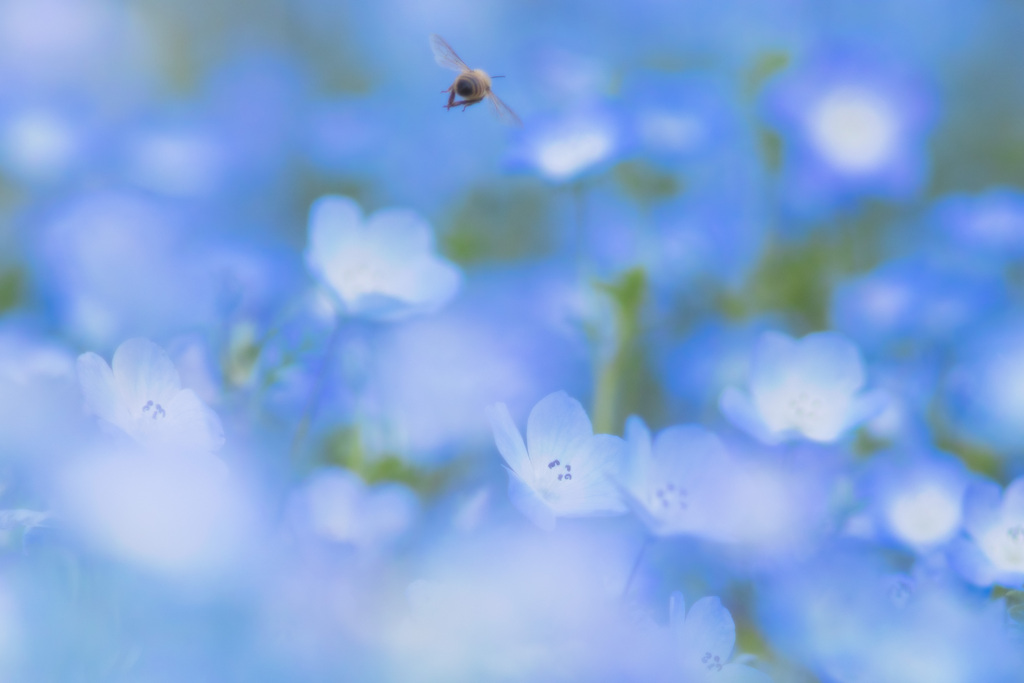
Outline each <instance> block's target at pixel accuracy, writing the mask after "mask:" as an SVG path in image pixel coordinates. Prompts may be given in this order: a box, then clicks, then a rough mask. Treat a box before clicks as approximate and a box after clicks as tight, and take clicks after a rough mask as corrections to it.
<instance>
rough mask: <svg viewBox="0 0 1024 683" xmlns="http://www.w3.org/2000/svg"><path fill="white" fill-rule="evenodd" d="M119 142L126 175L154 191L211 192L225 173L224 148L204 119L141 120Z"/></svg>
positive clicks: (193, 194) (187, 195)
mask: <svg viewBox="0 0 1024 683" xmlns="http://www.w3.org/2000/svg"><path fill="white" fill-rule="evenodd" d="M122 146H123V152H122V156H123V162H122V163H123V172H124V175H125V176H126V178H127V179H128V180H129V181H130V182H132V183H134V184H136V185H138V186H140V187H142V188H144V189H146V190H151V191H153V192H156V193H158V194H163V195H166V196H169V197H176V198H177V197H181V198H190V197H202V196H207V195H211V194H213V193H215V192H217V191H218V190H220V189H221V188H222V186H223V185H224V184H225V181H226V179H227V176H228V172H229V169H228V164H229V159H228V151H227V150H226V149H225V148H224V145H223V144H222V143H221V142H220V140H218V139H217V136H216V135H215V134H214V132H213V131H212V126H211V124H209V123H206V122H201V121H200V122H193V121H142V122H140V123H139V124H137V125H136V126H135V127H134V128H133V129H130V130H129V131H128V132H127V134H126V135H125V139H124V141H123V143H122Z"/></svg>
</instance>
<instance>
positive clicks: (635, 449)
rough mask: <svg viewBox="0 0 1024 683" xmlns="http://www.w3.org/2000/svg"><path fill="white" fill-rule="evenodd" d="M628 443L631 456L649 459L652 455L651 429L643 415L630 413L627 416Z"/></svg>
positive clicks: (638, 458) (626, 431) (635, 458)
mask: <svg viewBox="0 0 1024 683" xmlns="http://www.w3.org/2000/svg"><path fill="white" fill-rule="evenodd" d="M625 436H626V443H628V444H629V452H630V457H631V458H633V459H634V460H648V459H650V457H651V430H650V429H648V428H647V424H646V423H645V422H644V420H643V418H642V417H639V416H638V415H630V416H629V417H628V418H626V430H625Z"/></svg>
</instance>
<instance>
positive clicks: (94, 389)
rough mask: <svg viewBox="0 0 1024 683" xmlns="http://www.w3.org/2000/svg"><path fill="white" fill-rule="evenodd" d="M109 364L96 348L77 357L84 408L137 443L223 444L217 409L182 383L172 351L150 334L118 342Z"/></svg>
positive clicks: (187, 446) (208, 447)
mask: <svg viewBox="0 0 1024 683" xmlns="http://www.w3.org/2000/svg"><path fill="white" fill-rule="evenodd" d="M112 366H113V367H111V365H107V362H106V361H105V360H103V359H102V358H100V357H99V356H97V355H96V354H95V353H92V352H89V353H83V354H82V355H81V356H79V357H78V380H79V383H80V384H81V387H82V393H83V394H84V395H85V401H86V405H87V408H88V409H89V411H90V412H92V413H93V414H95V415H96V416H97V417H99V418H100V419H101V420H103V421H104V422H105V423H107V424H109V425H111V426H113V427H116V428H118V429H120V430H121V431H123V432H124V433H125V434H127V435H128V436H130V437H132V438H133V439H135V440H136V441H138V442H139V443H141V444H143V445H146V446H153V447H157V448H164V447H168V448H183V449H188V450H198V451H201V452H211V451H215V450H217V449H218V448H220V447H221V446H222V445H223V444H224V431H223V429H222V428H221V425H220V420H219V419H218V417H217V415H216V413H214V412H213V411H212V410H210V409H209V408H208V407H207V406H206V405H205V404H204V403H203V402H202V401H201V400H200V399H199V397H198V396H196V394H195V392H193V391H192V390H191V389H182V388H181V379H180V377H179V376H178V371H177V369H175V367H174V363H172V362H171V358H170V356H168V355H167V352H166V351H164V350H163V349H162V348H160V347H159V346H157V345H156V344H154V343H153V342H151V341H149V340H148V339H141V338H136V339H129V340H128V341H126V342H124V343H123V344H121V345H120V346H119V347H117V351H116V352H114V359H113V362H112Z"/></svg>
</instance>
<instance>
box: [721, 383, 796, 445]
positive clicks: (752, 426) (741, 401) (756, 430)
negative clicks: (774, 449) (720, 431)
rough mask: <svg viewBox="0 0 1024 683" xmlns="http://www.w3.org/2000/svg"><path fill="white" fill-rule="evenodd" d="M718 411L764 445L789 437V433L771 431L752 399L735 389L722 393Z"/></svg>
mask: <svg viewBox="0 0 1024 683" xmlns="http://www.w3.org/2000/svg"><path fill="white" fill-rule="evenodd" d="M718 409H719V410H721V411H722V414H723V415H725V416H726V417H727V418H729V421H730V422H732V423H733V424H734V425H735V426H736V427H738V428H740V429H742V430H743V431H745V432H746V433H747V434H750V435H751V436H752V437H754V438H755V439H757V440H758V441H761V442H762V443H766V444H768V445H774V444H777V443H781V442H783V441H785V440H786V438H787V436H788V431H784V432H778V433H776V432H773V431H771V430H770V429H769V428H768V425H766V424H765V423H764V420H762V419H761V416H760V415H759V414H758V412H757V410H756V409H755V408H754V404H753V403H752V402H751V401H750V398H749V397H748V396H747V395H746V394H744V393H743V392H741V391H740V390H738V389H736V388H735V387H728V388H727V389H726V390H725V391H723V392H722V396H721V398H720V399H719V400H718Z"/></svg>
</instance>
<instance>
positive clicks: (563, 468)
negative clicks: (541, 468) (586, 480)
mask: <svg viewBox="0 0 1024 683" xmlns="http://www.w3.org/2000/svg"><path fill="white" fill-rule="evenodd" d="M548 471H550V472H551V474H552V475H556V474H557V475H558V481H563V482H564V481H572V465H563V464H562V461H561V460H552V461H551V462H549V463H548Z"/></svg>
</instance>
